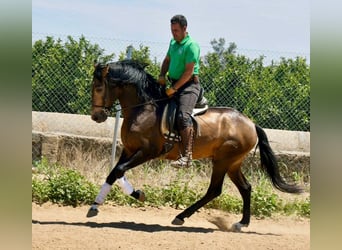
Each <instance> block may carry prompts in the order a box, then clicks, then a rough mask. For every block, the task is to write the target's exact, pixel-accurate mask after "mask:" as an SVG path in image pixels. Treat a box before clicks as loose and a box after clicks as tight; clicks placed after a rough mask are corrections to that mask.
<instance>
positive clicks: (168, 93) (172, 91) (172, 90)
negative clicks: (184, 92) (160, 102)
mask: <svg viewBox="0 0 342 250" xmlns="http://www.w3.org/2000/svg"><path fill="white" fill-rule="evenodd" d="M176 92H177V89H175V88H174V87H171V88H168V89H166V92H165V93H166V95H167V96H168V97H171V96H173V95H174V94H175V93H176Z"/></svg>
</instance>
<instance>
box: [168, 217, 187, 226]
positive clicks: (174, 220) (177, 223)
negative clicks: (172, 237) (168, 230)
mask: <svg viewBox="0 0 342 250" xmlns="http://www.w3.org/2000/svg"><path fill="white" fill-rule="evenodd" d="M171 223H172V225H178V226H180V225H183V224H184V220H182V219H179V218H177V217H176V218H174V219H173V221H172V222H171Z"/></svg>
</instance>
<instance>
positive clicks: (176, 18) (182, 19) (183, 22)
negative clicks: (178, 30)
mask: <svg viewBox="0 0 342 250" xmlns="http://www.w3.org/2000/svg"><path fill="white" fill-rule="evenodd" d="M175 23H179V25H180V26H181V27H185V26H188V22H187V21H186V18H185V16H183V15H175V16H173V17H172V18H171V24H175Z"/></svg>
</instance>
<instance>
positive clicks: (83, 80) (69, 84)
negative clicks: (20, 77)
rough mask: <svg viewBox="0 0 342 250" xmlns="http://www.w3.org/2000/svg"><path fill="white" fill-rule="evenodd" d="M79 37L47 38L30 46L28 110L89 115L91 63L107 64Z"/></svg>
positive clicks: (94, 47) (95, 47) (99, 52)
mask: <svg viewBox="0 0 342 250" xmlns="http://www.w3.org/2000/svg"><path fill="white" fill-rule="evenodd" d="M103 52H104V50H103V49H101V48H100V47H99V45H97V44H95V45H92V44H90V42H89V41H87V40H86V39H85V38H84V37H83V36H82V37H81V38H80V39H79V41H76V40H74V39H73V38H72V37H71V36H68V37H67V41H66V42H62V40H61V39H57V40H55V39H54V38H53V37H49V36H48V37H47V38H46V40H45V41H43V40H38V41H36V42H35V43H34V45H33V47H32V110H35V111H47V112H61V113H77V114H89V109H90V107H89V100H90V98H91V96H90V90H91V89H90V87H91V81H92V73H93V70H94V61H109V60H111V59H112V58H113V57H114V54H111V55H106V56H105V55H104V54H103Z"/></svg>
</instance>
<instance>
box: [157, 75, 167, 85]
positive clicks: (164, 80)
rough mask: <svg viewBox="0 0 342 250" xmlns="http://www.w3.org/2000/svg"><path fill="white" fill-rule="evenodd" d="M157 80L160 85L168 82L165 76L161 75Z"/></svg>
mask: <svg viewBox="0 0 342 250" xmlns="http://www.w3.org/2000/svg"><path fill="white" fill-rule="evenodd" d="M157 82H158V83H159V84H160V85H165V84H166V79H165V76H159V78H158V81H157Z"/></svg>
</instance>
